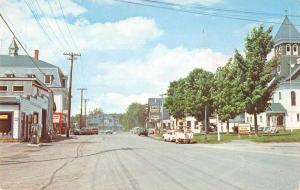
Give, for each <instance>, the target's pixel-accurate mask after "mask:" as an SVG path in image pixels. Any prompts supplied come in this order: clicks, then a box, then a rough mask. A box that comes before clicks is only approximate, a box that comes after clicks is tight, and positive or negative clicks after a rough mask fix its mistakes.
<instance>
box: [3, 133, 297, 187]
mask: <svg viewBox="0 0 300 190" xmlns="http://www.w3.org/2000/svg"><path fill="white" fill-rule="evenodd" d="M299 183H300V144H297V143H292V144H255V143H247V142H244V141H241V142H234V143H228V144H221V145H201V144H193V145H183V144H180V145H179V144H175V143H165V142H162V141H157V140H154V139H151V138H146V137H138V136H135V135H130V134H117V135H99V136H80V137H76V138H74V139H71V140H65V141H61V142H56V143H52V144H45V145H44V146H40V147H33V146H28V145H26V144H0V189H5V190H6V189H22V190H23V189H56V190H60V189H64V190H66V189H92V190H102V189H103V190H106V189H111V190H114V189H116V190H127V189H128V190H131V189H132V190H139V189H141V190H144V189H145V190H148V189H149V190H156V189H157V190H160V189H161V190H169V189H172V190H176V189H179V190H193V189H203V190H209V189H216V190H223V189H253V190H257V189H264V190H268V189H270V190H276V189H278V190H285V189H287V190H297V189H298V188H299Z"/></svg>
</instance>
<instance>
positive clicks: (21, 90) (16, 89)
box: [13, 86, 24, 92]
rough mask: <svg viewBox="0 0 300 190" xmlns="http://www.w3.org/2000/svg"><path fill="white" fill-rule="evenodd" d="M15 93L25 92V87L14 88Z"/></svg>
mask: <svg viewBox="0 0 300 190" xmlns="http://www.w3.org/2000/svg"><path fill="white" fill-rule="evenodd" d="M13 91H14V92H24V86H14V87H13Z"/></svg>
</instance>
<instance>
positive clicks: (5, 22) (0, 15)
mask: <svg viewBox="0 0 300 190" xmlns="http://www.w3.org/2000/svg"><path fill="white" fill-rule="evenodd" d="M0 17H1V19H2V20H3V22H4V24H5V25H6V26H7V28H8V30H9V31H10V32H11V34H12V35H13V36H14V38H15V39H16V40H17V42H18V43H19V45H20V46H21V48H22V49H23V51H24V52H25V53H26V55H27V56H28V57H29V58H30V60H31V62H32V63H33V64H34V65H35V66H36V67H37V68H38V70H39V71H40V72H41V73H42V74H43V75H44V76H46V74H45V73H44V72H43V71H42V70H41V68H40V67H39V66H38V64H37V63H36V62H35V61H34V60H33V58H32V57H31V56H30V55H29V53H28V52H27V50H26V49H25V48H24V46H23V44H22V43H21V42H20V40H19V39H18V37H17V36H16V35H15V33H14V32H13V30H12V29H11V27H10V26H9V25H8V23H7V21H6V20H5V19H4V17H3V16H2V14H0Z"/></svg>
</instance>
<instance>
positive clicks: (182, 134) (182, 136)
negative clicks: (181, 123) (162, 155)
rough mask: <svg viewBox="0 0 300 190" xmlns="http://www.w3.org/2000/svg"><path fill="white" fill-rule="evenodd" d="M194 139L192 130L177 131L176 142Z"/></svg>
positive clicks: (186, 141)
mask: <svg viewBox="0 0 300 190" xmlns="http://www.w3.org/2000/svg"><path fill="white" fill-rule="evenodd" d="M192 139H193V133H192V132H191V131H181V130H179V131H176V132H175V142H176V143H191V142H192Z"/></svg>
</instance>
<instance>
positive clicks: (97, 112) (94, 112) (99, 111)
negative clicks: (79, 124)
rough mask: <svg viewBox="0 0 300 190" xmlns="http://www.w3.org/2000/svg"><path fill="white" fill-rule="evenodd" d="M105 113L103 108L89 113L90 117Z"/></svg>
mask: <svg viewBox="0 0 300 190" xmlns="http://www.w3.org/2000/svg"><path fill="white" fill-rule="evenodd" d="M102 113H103V111H102V109H101V108H95V109H94V110H92V111H90V112H89V115H90V116H99V115H101V114H102Z"/></svg>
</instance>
